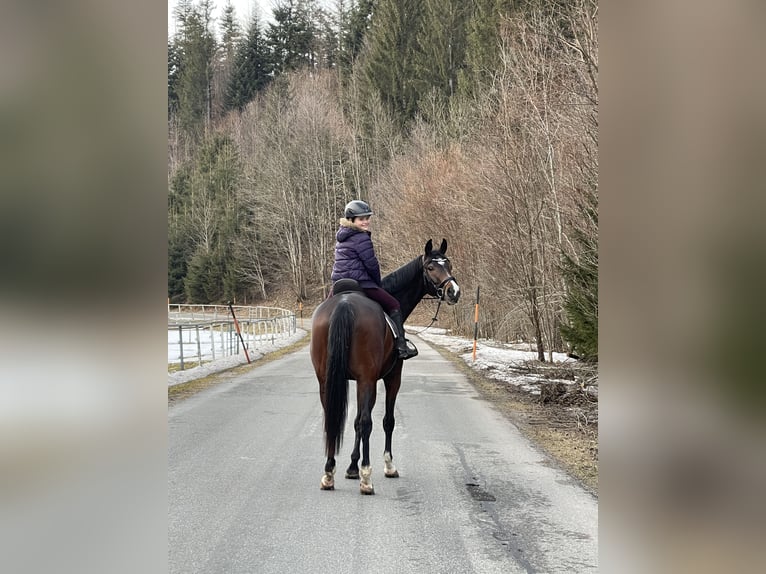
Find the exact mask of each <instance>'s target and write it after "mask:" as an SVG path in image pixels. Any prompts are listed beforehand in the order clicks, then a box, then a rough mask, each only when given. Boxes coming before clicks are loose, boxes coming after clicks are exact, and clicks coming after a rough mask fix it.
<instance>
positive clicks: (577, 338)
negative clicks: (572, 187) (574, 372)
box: [561, 193, 598, 362]
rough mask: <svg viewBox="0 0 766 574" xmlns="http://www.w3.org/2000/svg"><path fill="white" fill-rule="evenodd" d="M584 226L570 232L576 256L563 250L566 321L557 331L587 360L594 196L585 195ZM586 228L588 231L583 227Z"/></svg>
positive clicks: (594, 290)
mask: <svg viewBox="0 0 766 574" xmlns="http://www.w3.org/2000/svg"><path fill="white" fill-rule="evenodd" d="M582 210H583V214H584V216H585V218H584V220H585V222H586V228H585V229H582V228H580V229H576V230H575V231H574V233H573V239H574V242H575V244H576V245H577V246H578V247H579V251H580V252H579V254H578V256H577V258H575V257H573V256H571V255H569V254H567V253H564V254H563V265H562V273H563V276H564V281H565V282H566V285H567V295H566V299H565V301H564V311H565V312H566V316H567V319H568V320H569V325H562V327H561V335H562V337H563V338H564V340H565V341H567V342H568V343H569V344H570V345H571V346H572V351H573V352H574V353H575V354H577V355H578V356H579V357H581V358H582V359H584V360H587V361H594V362H597V361H598V232H597V231H595V232H594V231H593V230H594V229H595V230H597V229H598V198H597V196H596V195H595V193H591V194H589V195H588V197H587V202H586V204H585V206H584V207H583V208H582ZM586 229H590V231H586Z"/></svg>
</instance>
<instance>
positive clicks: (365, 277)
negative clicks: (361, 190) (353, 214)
mask: <svg viewBox="0 0 766 574" xmlns="http://www.w3.org/2000/svg"><path fill="white" fill-rule="evenodd" d="M335 239H337V242H336V243H335V264H334V265H333V266H332V280H333V282H335V281H337V280H338V279H356V280H357V281H358V282H359V285H360V286H361V287H363V288H364V287H380V286H381V283H382V282H381V278H380V264H379V263H378V258H377V257H375V248H374V247H373V246H372V239H371V238H370V232H369V231H363V230H361V229H359V228H358V227H355V226H354V224H353V223H351V222H350V221H349V220H348V219H345V218H342V219H341V220H340V228H339V229H338V232H337V233H336V234H335Z"/></svg>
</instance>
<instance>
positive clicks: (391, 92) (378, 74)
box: [364, 0, 422, 127]
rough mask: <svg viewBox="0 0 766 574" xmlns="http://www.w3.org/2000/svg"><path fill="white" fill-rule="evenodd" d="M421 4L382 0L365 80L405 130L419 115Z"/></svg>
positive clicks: (378, 7)
mask: <svg viewBox="0 0 766 574" xmlns="http://www.w3.org/2000/svg"><path fill="white" fill-rule="evenodd" d="M421 10H422V6H421V2H420V0H381V1H380V3H379V4H378V5H377V6H376V10H375V16H374V18H373V21H372V28H371V30H370V46H369V53H368V55H367V57H366V59H365V63H364V68H365V76H366V78H367V80H368V81H369V82H370V84H371V86H372V87H373V88H374V90H375V91H376V92H377V94H378V95H379V96H380V99H381V101H382V102H383V104H384V105H385V106H386V107H387V108H388V110H389V111H390V112H391V113H392V114H393V116H394V117H395V118H396V119H397V121H398V122H399V125H400V127H404V126H405V125H406V124H407V123H408V122H409V121H410V120H412V119H413V118H414V117H415V114H416V113H417V104H418V92H417V87H416V84H417V69H416V64H415V59H416V51H417V34H418V31H419V29H420V25H421V18H422V16H421Z"/></svg>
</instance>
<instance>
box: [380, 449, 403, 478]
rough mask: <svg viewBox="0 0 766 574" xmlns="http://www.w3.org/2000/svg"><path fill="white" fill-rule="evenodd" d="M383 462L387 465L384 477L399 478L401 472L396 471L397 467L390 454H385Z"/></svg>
mask: <svg viewBox="0 0 766 574" xmlns="http://www.w3.org/2000/svg"><path fill="white" fill-rule="evenodd" d="M383 461H384V463H385V465H386V468H385V469H384V470H383V475H384V476H385V477H386V478H399V471H398V470H396V467H395V466H394V463H393V459H392V457H391V453H390V452H386V453H384V454H383Z"/></svg>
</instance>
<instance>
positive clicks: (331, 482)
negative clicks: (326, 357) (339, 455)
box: [317, 371, 335, 490]
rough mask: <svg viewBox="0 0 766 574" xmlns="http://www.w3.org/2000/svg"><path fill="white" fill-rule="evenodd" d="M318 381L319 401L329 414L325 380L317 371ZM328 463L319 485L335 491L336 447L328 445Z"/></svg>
mask: <svg viewBox="0 0 766 574" xmlns="http://www.w3.org/2000/svg"><path fill="white" fill-rule="evenodd" d="M317 379H318V380H319V399H320V401H321V403H322V409H323V410H324V411H325V413H326V412H327V395H326V386H325V379H324V377H322V375H321V372H320V371H317ZM327 448H328V451H327V461H326V462H325V465H324V474H323V475H322V480H321V482H320V483H319V488H320V489H321V490H335V445H334V444H330V445H328V447H327Z"/></svg>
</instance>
